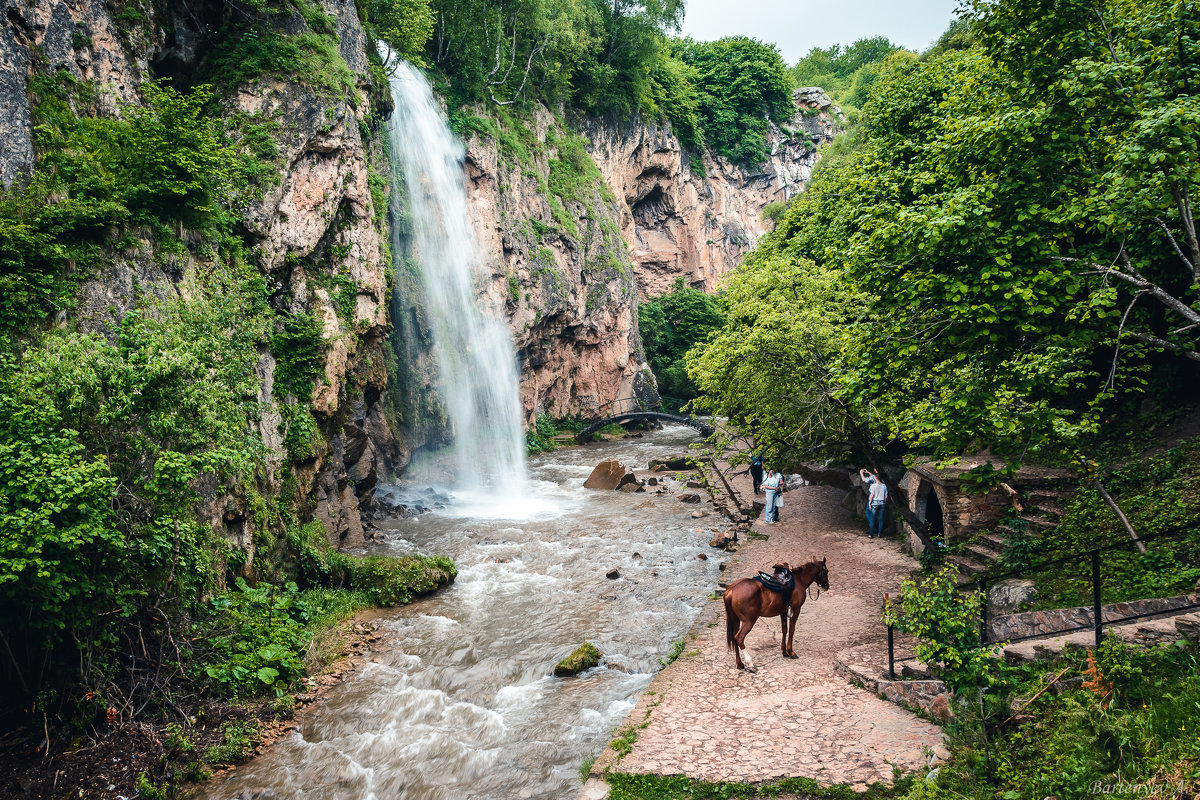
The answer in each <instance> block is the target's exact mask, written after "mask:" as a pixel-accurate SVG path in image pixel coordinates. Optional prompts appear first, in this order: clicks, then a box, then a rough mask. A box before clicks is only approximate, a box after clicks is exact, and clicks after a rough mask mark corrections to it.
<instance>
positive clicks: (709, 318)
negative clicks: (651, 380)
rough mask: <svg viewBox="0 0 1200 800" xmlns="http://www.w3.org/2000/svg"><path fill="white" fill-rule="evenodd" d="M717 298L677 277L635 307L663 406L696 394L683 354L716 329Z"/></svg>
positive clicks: (676, 404)
mask: <svg viewBox="0 0 1200 800" xmlns="http://www.w3.org/2000/svg"><path fill="white" fill-rule="evenodd" d="M722 322H723V317H722V314H721V304H720V301H719V300H718V299H717V298H716V297H713V296H712V295H709V294H706V293H704V292H702V291H700V290H699V289H693V288H692V287H690V286H687V285H686V284H685V283H684V281H683V278H677V279H676V280H675V285H674V286H673V287H672V288H671V290H670V291H669V292H666V293H665V294H662V295H659V296H658V297H655V298H653V299H651V300H649V301H647V302H645V303H642V304H641V305H640V306H639V307H638V330H639V332H640V333H641V336H642V345H643V346H644V347H645V349H646V360H647V362H648V363H649V364H650V368H651V369H652V370H653V371H654V375H655V377H656V378H657V379H658V390H659V393H660V394H661V395H662V398H663V402H664V404H665V406H666V407H667V408H669V409H678V408H680V407H682V406H683V405H684V404H685V403H687V402H688V401H689V400H692V399H694V398H695V397H696V388H695V386H694V385H693V384H692V382H691V380H690V379H689V378H688V375H687V370H686V367H685V364H684V356H685V355H686V354H687V352H688V350H689V349H691V348H692V347H693V346H694V345H696V344H697V343H698V342H702V341H704V340H705V339H706V338H707V337H708V336H709V334H711V333H712V332H713V331H715V330H717V329H718V328H720V326H721V324H722Z"/></svg>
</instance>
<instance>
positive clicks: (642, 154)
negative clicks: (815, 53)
mask: <svg viewBox="0 0 1200 800" xmlns="http://www.w3.org/2000/svg"><path fill="white" fill-rule="evenodd" d="M793 99H794V100H795V102H796V113H795V115H794V116H793V118H792V119H791V120H789V121H788V123H787V124H786V125H785V126H784V127H783V128H780V127H778V126H774V125H773V126H771V130H770V134H769V137H768V143H769V144H770V147H771V156H770V158H769V159H768V160H767V161H766V162H765V163H764V164H761V165H759V166H757V167H743V166H739V165H736V164H732V163H730V162H729V161H728V160H726V159H724V158H720V157H719V156H718V157H712V156H708V157H706V158H704V159H703V161H704V173H705V174H699V173H698V172H697V171H696V170H694V169H693V168H692V165H691V164H690V163H689V161H688V160H687V156H686V154H685V152H684V150H683V148H682V147H681V146H680V144H679V140H678V139H677V138H675V136H673V135H672V134H671V132H670V129H669V128H662V127H659V126H655V125H646V124H635V125H630V126H626V127H620V128H618V127H615V126H612V125H598V124H594V123H593V124H590V125H588V129H587V130H588V138H589V140H590V141H591V147H590V148H589V150H590V152H591V154H592V157H593V158H594V159H595V160H596V164H597V165H598V166H599V167H600V171H601V172H602V173H603V174H604V178H605V181H606V182H607V183H608V185H609V186H610V187H611V189H612V191H613V193H614V194H615V195H616V197H617V198H618V199H619V201H620V202H619V204H618V205H619V208H620V224H621V235H622V237H623V238H624V239H625V242H626V243H627V244H628V246H629V254H630V258H631V259H632V261H633V263H634V266H635V271H636V274H637V283H638V288H639V290H640V291H641V293H642V296H643V299H644V298H646V297H650V296H654V295H658V294H662V293H663V292H665V291H667V290H668V289H669V288H670V287H671V284H672V283H674V281H675V278H677V277H683V278H684V279H685V280H686V281H687V282H688V283H689V284H690V285H692V286H694V287H696V288H703V289H705V290H707V291H712V290H714V289H715V288H716V286H717V283H718V282H719V281H720V279H721V278H722V277H723V276H724V275H725V274H726V273H728V272H729V271H730V270H731V269H733V268H734V267H735V266H736V265H737V263H738V261H739V260H740V259H741V257H742V255H744V254H745V253H746V252H748V251H749V250H750V249H752V248H753V247H754V244H755V243H756V242H757V240H758V238H759V237H760V236H762V235H763V234H764V233H765V232H766V230H767V228H766V225H767V223H766V222H765V221H764V219H763V216H762V212H763V209H764V208H765V207H766V206H767V205H768V204H770V203H774V202H786V201H787V200H790V199H791V198H792V197H794V196H795V195H797V194H798V193H800V192H801V191H803V190H804V185H805V183H806V182H807V181H808V179H809V177H811V175H812V169H813V166H814V165H815V164H816V161H817V146H818V145H821V144H825V143H827V142H830V141H832V140H833V137H834V135H835V134H836V133H837V131H838V126H839V124H840V112H839V111H838V109H837V108H836V107H835V106H833V105H832V103H831V101H830V99H829V97H828V95H826V94H825V93H824V92H822V91H821V90H819V89H815V88H809V89H800V90H797V91H796V92H795V93H794V95H793Z"/></svg>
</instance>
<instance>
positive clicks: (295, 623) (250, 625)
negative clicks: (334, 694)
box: [193, 578, 310, 763]
mask: <svg viewBox="0 0 1200 800" xmlns="http://www.w3.org/2000/svg"><path fill="white" fill-rule="evenodd" d="M307 619H308V609H307V607H306V606H305V604H304V603H303V602H302V601H301V599H300V596H299V591H298V589H297V588H296V585H295V584H293V583H289V584H287V585H285V586H283V587H277V586H274V585H272V584H260V585H258V586H253V587H252V586H248V585H247V584H246V582H245V581H244V580H242V579H241V578H238V579H237V589H236V590H235V591H230V592H225V593H223V594H219V595H217V596H215V597H213V598H212V599H211V600H209V601H208V603H207V604H206V607H205V609H204V613H203V614H202V616H201V617H200V618H199V619H198V620H197V622H196V625H195V628H194V630H193V636H194V638H195V641H197V642H202V643H203V644H202V645H200V644H198V645H197V653H196V656H197V658H196V662H195V663H196V666H195V669H196V670H197V672H199V673H202V674H203V675H205V676H207V677H208V679H209V680H210V681H211V682H212V683H213V685H214V686H215V688H216V689H217V690H218V691H219V692H220V693H221V694H225V695H228V696H230V697H254V696H256V695H259V694H262V693H264V692H267V691H272V692H274V693H275V694H276V695H277V696H278V695H281V694H283V692H284V691H286V690H287V688H288V687H289V686H290V685H291V684H293V683H294V682H295V681H296V680H298V679H299V678H300V677H301V676H303V675H304V653H305V651H306V650H307V649H308V643H309V639H310V636H309V633H308V631H307V630H306V628H305V622H306V621H307ZM210 763H213V762H211V761H210Z"/></svg>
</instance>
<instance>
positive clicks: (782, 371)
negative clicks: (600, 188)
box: [687, 193, 872, 465]
mask: <svg viewBox="0 0 1200 800" xmlns="http://www.w3.org/2000/svg"><path fill="white" fill-rule="evenodd" d="M806 194H807V193H806ZM802 199H803V196H802ZM791 213H793V212H789V217H790V214H791ZM781 232H782V227H781ZM778 237H779V234H778V233H777V234H776V235H775V237H774V238H772V237H768V240H769V241H770V244H767V245H764V246H762V247H760V248H758V249H757V250H756V251H755V252H753V253H752V254H750V256H748V257H747V258H746V259H745V260H744V261H743V263H742V266H741V267H740V268H739V269H738V270H737V271H736V272H734V273H733V274H732V275H731V276H730V277H729V278H728V279H727V281H726V284H725V286H724V290H723V293H722V295H721V308H722V310H723V311H724V318H725V324H724V326H723V327H722V328H720V329H719V330H717V331H716V332H715V333H713V334H712V335H711V336H710V337H709V338H708V339H707V340H706V341H703V342H701V343H700V344H698V345H697V346H696V347H694V348H693V349H692V351H691V352H690V353H689V354H688V357H687V365H688V371H689V374H690V376H691V378H692V380H694V381H695V384H696V387H697V388H698V389H699V390H700V392H701V393H702V395H701V397H700V398H699V399H698V400H696V401H694V403H693V405H694V406H698V407H700V408H701V409H703V410H706V411H709V412H712V413H715V414H721V415H724V416H727V417H729V418H730V419H731V420H733V421H735V422H736V423H737V424H738V425H739V426H740V427H741V428H742V429H743V430H744V431H745V432H747V433H748V434H751V435H753V436H755V437H756V440H757V442H758V444H759V448H760V450H761V452H762V454H763V456H764V458H765V459H766V460H767V461H768V462H769V463H772V464H779V465H784V464H788V463H792V462H793V461H795V460H802V459H808V458H814V459H824V458H830V457H841V456H844V454H845V453H846V452H847V451H848V450H850V449H852V448H857V447H861V446H863V445H865V444H869V443H870V441H871V438H872V437H871V436H870V433H869V432H870V431H871V426H870V424H869V423H870V421H871V419H872V418H871V416H870V411H869V409H866V410H864V409H856V408H854V407H852V406H849V405H847V404H845V403H844V402H842V401H840V400H839V398H838V397H837V395H836V392H837V390H838V384H837V378H836V374H835V369H836V368H837V366H838V364H839V361H840V358H841V356H842V353H843V350H844V348H845V347H847V345H848V344H850V343H851V342H850V340H849V339H848V328H849V324H850V322H851V320H853V319H854V317H855V316H856V315H857V314H858V310H859V307H860V302H859V300H858V298H857V296H856V294H855V293H854V292H853V290H852V289H851V288H849V287H847V286H846V285H845V283H844V281H843V280H842V278H841V276H839V274H838V273H837V271H836V270H834V269H830V268H827V267H822V266H820V265H818V264H817V263H814V262H813V261H810V260H808V259H806V258H803V257H800V256H799V255H798V253H797V247H796V245H795V243H793V242H786V245H787V247H786V249H784V248H781V247H780V244H781V243H785V242H783V241H782V240H781V239H780V238H778Z"/></svg>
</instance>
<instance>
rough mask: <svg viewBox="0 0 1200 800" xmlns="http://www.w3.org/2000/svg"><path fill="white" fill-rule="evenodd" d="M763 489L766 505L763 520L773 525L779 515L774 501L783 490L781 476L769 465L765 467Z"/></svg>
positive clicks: (776, 500)
mask: <svg viewBox="0 0 1200 800" xmlns="http://www.w3.org/2000/svg"><path fill="white" fill-rule="evenodd" d="M762 488H763V491H764V492H766V493H767V507H766V510H765V511H764V513H763V520H764V521H765V522H766V523H767V524H768V525H774V524H775V521H776V519H778V517H779V512H778V511H777V510H776V508H775V503H776V502H778V500H779V495H780V493H781V492H782V491H783V476H782V475H780V474H779V473H778V472H776V471H775V470H773V469H771V468H770V467H767V468H766V476H765V477H764V478H763V482H762Z"/></svg>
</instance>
